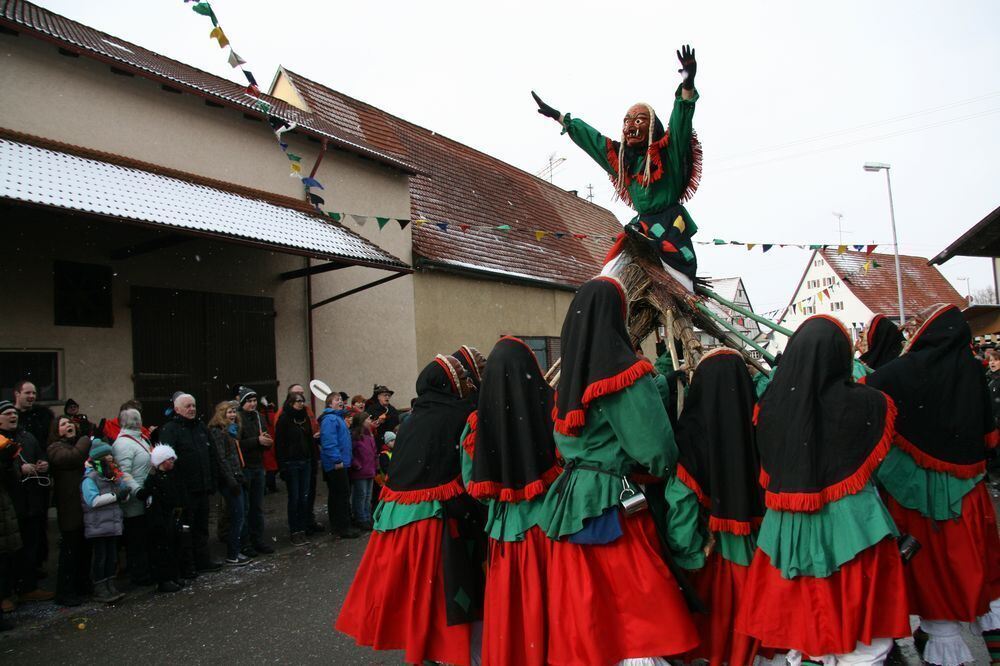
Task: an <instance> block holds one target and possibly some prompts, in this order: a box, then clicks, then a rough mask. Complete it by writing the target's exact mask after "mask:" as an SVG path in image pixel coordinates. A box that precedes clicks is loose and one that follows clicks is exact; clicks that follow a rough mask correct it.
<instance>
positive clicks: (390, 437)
mask: <svg viewBox="0 0 1000 666" xmlns="http://www.w3.org/2000/svg"><path fill="white" fill-rule="evenodd" d="M382 440H383V441H385V443H386V444H388V443H389V442H395V441H396V433H394V432H393V431H391V430H390V431H388V432H386V433H385V434H384V435H382Z"/></svg>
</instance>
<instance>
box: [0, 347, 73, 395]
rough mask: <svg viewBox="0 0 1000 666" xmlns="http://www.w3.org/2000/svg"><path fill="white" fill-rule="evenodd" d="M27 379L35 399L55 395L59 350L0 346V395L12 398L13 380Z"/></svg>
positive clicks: (15, 381) (57, 386)
mask: <svg viewBox="0 0 1000 666" xmlns="http://www.w3.org/2000/svg"><path fill="white" fill-rule="evenodd" d="M22 379H30V380H31V381H32V382H33V383H34V384H35V388H37V389H38V400H39V402H55V401H56V400H58V399H59V352H58V351H55V350H27V351H25V350H21V349H18V350H17V351H14V350H6V349H0V399H3V400H13V399H14V384H16V383H17V382H19V381H21V380H22Z"/></svg>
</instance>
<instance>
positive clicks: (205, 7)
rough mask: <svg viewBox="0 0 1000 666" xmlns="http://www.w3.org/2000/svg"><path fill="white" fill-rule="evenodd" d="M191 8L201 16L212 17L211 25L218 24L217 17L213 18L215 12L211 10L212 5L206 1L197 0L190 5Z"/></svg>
mask: <svg viewBox="0 0 1000 666" xmlns="http://www.w3.org/2000/svg"><path fill="white" fill-rule="evenodd" d="M191 10H192V11H193V12H194V13H196V14H201V15H202V16H207V17H208V18H210V19H212V25H219V19H217V18H215V12H213V11H212V5H210V4H208V3H207V2H199V3H198V4H196V5H194V6H193V7H191Z"/></svg>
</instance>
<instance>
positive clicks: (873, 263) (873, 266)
mask: <svg viewBox="0 0 1000 666" xmlns="http://www.w3.org/2000/svg"><path fill="white" fill-rule="evenodd" d="M881 265H882V264H880V263H878V262H877V261H874V260H873V261H872V268H879V267H880V266H881Z"/></svg>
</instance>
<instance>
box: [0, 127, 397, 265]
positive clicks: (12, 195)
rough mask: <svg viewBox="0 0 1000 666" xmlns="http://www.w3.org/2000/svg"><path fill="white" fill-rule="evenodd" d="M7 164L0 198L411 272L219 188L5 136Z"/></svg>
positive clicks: (354, 240)
mask: <svg viewBox="0 0 1000 666" xmlns="http://www.w3.org/2000/svg"><path fill="white" fill-rule="evenodd" d="M0 165H3V166H2V167H0V199H10V200H14V201H20V202H25V203H30V204H37V205H43V206H50V207H54V208H63V209H68V210H76V211H83V212H87V213H91V214H94V215H101V216H106V217H111V218H114V219H118V220H127V221H132V222H137V223H141V224H147V225H154V226H163V227H166V228H170V229H177V230H180V231H182V232H188V233H194V234H199V235H206V236H211V237H217V238H225V239H229V240H235V241H238V242H244V243H249V244H254V245H263V246H266V247H268V248H273V249H278V250H281V249H284V250H285V251H287V252H289V253H293V254H301V255H305V256H309V257H315V258H320V259H328V260H343V261H346V262H348V263H352V264H362V265H367V266H374V267H378V268H386V269H390V270H403V271H405V270H407V266H406V264H404V263H403V262H401V261H400V260H399V259H397V258H396V257H394V256H392V255H391V254H389V253H388V252H385V251H384V250H382V249H381V248H379V247H377V246H376V245H374V244H372V243H370V242H368V241H367V240H365V239H363V238H361V237H360V236H358V235H357V234H354V233H352V232H351V231H349V230H347V229H345V228H343V227H341V226H340V225H338V224H336V223H334V222H332V221H330V220H328V219H327V218H324V217H321V216H318V215H316V214H313V213H307V212H304V211H301V210H296V209H293V208H289V207H286V206H280V205H276V204H274V203H271V202H268V201H264V200H261V199H255V198H251V197H247V196H243V195H240V194H236V193H233V192H227V191H224V190H221V189H218V188H215V187H209V186H206V185H201V184H197V183H192V182H190V181H187V180H182V179H179V178H173V177H170V176H165V175H161V174H156V173H152V172H149V171H144V170H141V169H137V168H131V167H126V166H121V165H120V164H112V163H109V162H105V161H101V160H96V159H90V158H87V157H82V156H80V155H73V154H70V153H66V152H60V151H56V150H50V149H48V148H41V147H38V146H34V145H29V144H26V143H20V142H18V141H13V140H10V139H0Z"/></svg>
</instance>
